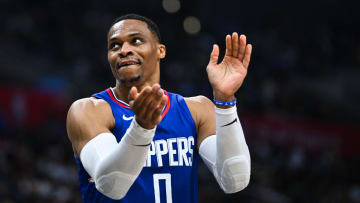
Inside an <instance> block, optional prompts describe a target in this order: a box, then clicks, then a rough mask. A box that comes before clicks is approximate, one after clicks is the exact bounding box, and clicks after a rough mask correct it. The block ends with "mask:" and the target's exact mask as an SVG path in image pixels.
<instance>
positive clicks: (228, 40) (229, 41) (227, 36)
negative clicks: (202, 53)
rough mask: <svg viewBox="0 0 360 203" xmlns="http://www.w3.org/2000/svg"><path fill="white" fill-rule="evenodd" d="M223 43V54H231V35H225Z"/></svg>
mask: <svg viewBox="0 0 360 203" xmlns="http://www.w3.org/2000/svg"><path fill="white" fill-rule="evenodd" d="M225 43H226V51H225V56H231V54H232V46H231V36H230V35H226V38H225Z"/></svg>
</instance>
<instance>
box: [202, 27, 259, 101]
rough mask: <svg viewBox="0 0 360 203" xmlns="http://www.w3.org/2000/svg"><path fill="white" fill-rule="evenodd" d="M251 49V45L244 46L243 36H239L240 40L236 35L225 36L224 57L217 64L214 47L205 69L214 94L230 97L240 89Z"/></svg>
mask: <svg viewBox="0 0 360 203" xmlns="http://www.w3.org/2000/svg"><path fill="white" fill-rule="evenodd" d="M239 41H240V42H239ZM251 48H252V47H251V45H246V37H245V36H240V39H239V38H238V35H237V33H234V34H233V35H232V37H230V36H227V37H226V53H225V57H224V59H223V61H222V62H221V63H220V64H217V61H218V56H219V49H218V47H217V45H215V46H214V48H213V51H212V53H211V58H210V62H209V64H208V66H207V69H206V70H207V73H208V78H209V81H210V84H211V86H212V88H213V90H214V93H217V94H221V95H222V96H223V97H231V96H232V95H234V94H235V92H236V91H237V90H238V89H239V88H240V86H241V85H242V83H243V81H244V79H245V76H246V73H247V68H248V66H249V62H250V55H251Z"/></svg>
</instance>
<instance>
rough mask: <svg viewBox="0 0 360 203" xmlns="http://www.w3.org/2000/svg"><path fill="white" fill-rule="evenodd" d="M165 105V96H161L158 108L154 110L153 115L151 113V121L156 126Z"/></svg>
mask: <svg viewBox="0 0 360 203" xmlns="http://www.w3.org/2000/svg"><path fill="white" fill-rule="evenodd" d="M166 103H167V97H166V96H165V95H163V96H162V97H161V100H160V104H159V105H158V107H157V108H156V109H155V111H154V113H153V120H154V121H155V122H156V124H158V123H160V122H161V119H162V117H161V113H162V112H163V109H164V107H165V105H166Z"/></svg>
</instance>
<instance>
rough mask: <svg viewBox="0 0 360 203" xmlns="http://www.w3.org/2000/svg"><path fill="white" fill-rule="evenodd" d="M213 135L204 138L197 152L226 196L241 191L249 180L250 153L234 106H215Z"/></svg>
mask: <svg viewBox="0 0 360 203" xmlns="http://www.w3.org/2000/svg"><path fill="white" fill-rule="evenodd" d="M215 112H216V135H212V136H209V137H207V138H205V139H204V140H203V141H202V143H201V144H200V149H199V153H200V156H201V157H202V159H203V161H204V162H205V164H206V165H207V167H208V168H209V169H210V171H211V172H212V173H213V174H214V176H215V178H216V181H217V182H218V183H219V185H220V187H221V188H222V189H223V190H224V192H225V193H234V192H238V191H240V190H243V189H244V188H245V187H246V186H247V185H248V184H249V181H250V154H249V149H248V146H247V145H246V141H245V137H244V133H243V130H242V127H241V124H240V120H239V118H238V115H237V112H236V107H232V108H229V109H220V108H216V107H215Z"/></svg>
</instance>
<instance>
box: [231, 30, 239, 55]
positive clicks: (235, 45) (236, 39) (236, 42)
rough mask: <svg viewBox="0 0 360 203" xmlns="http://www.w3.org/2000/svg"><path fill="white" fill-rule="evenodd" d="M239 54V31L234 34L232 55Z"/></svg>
mask: <svg viewBox="0 0 360 203" xmlns="http://www.w3.org/2000/svg"><path fill="white" fill-rule="evenodd" d="M238 54H239V36H238V33H237V32H234V33H233V34H232V56H233V57H238Z"/></svg>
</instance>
